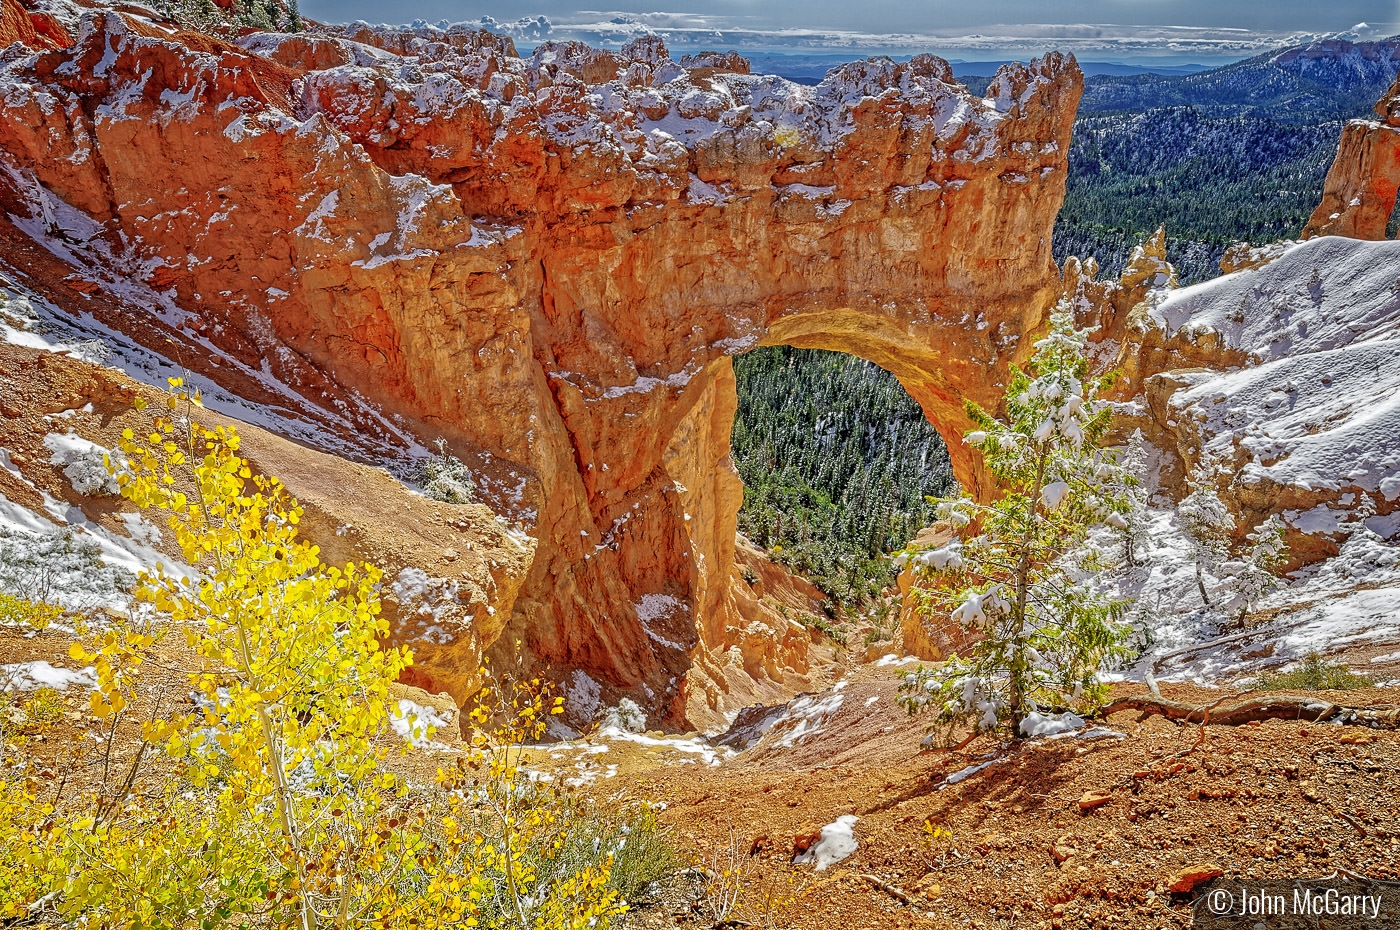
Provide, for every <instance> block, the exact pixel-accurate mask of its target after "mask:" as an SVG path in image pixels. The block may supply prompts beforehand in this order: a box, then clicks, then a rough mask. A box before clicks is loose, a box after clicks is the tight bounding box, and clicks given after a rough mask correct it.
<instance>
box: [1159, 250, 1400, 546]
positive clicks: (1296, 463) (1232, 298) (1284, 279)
mask: <svg viewBox="0 0 1400 930" xmlns="http://www.w3.org/2000/svg"><path fill="white" fill-rule="evenodd" d="M1153 315H1154V317H1155V318H1156V320H1157V322H1158V323H1159V325H1161V326H1162V327H1163V328H1165V329H1166V330H1167V333H1168V344H1169V345H1170V344H1171V342H1181V341H1186V342H1191V343H1200V342H1202V341H1203V340H1207V339H1211V340H1218V341H1219V343H1220V345H1221V347H1222V348H1223V349H1225V350H1235V351H1238V352H1239V353H1242V354H1243V355H1244V356H1245V357H1246V358H1247V359H1248V361H1249V362H1250V363H1251V364H1249V365H1248V366H1247V367H1244V368H1242V369H1240V370H1238V371H1232V372H1226V373H1223V374H1220V373H1213V372H1211V373H1205V372H1203V373H1200V374H1197V375H1193V376H1191V377H1190V379H1189V380H1190V381H1191V382H1192V383H1191V384H1190V386H1189V387H1188V388H1186V389H1184V390H1181V391H1178V392H1177V393H1176V394H1175V395H1174V396H1172V397H1171V399H1170V410H1169V412H1168V418H1169V419H1168V422H1169V423H1170V422H1171V421H1175V424H1176V427H1177V429H1178V431H1187V432H1194V433H1195V439H1196V440H1197V441H1196V442H1195V443H1193V444H1194V445H1197V446H1198V448H1199V449H1200V450H1201V456H1202V457H1203V458H1204V459H1206V460H1210V461H1215V462H1220V463H1221V464H1229V465H1230V466H1232V468H1231V470H1232V471H1234V472H1235V477H1234V479H1233V490H1234V492H1235V494H1236V495H1237V496H1238V497H1239V498H1240V500H1241V501H1242V502H1244V503H1246V504H1247V505H1249V506H1251V507H1252V508H1253V509H1256V510H1258V509H1262V508H1263V507H1264V506H1266V505H1267V504H1270V503H1284V504H1288V503H1292V504H1298V505H1301V504H1303V503H1309V504H1310V505H1311V506H1310V507H1308V508H1304V509H1309V510H1310V509H1312V507H1317V506H1320V505H1322V504H1323V502H1324V501H1326V502H1328V503H1332V502H1334V501H1335V502H1336V504H1338V505H1339V506H1340V507H1341V508H1344V509H1346V510H1347V511H1350V510H1352V509H1354V508H1355V507H1357V506H1358V505H1360V501H1361V498H1362V497H1367V498H1369V499H1370V502H1371V506H1373V507H1374V508H1375V510H1376V512H1377V513H1380V514H1388V513H1391V512H1393V511H1395V510H1396V509H1397V507H1400V242H1361V241H1358V240H1354V239H1343V238H1340V237H1335V236H1325V237H1321V238H1318V239H1313V240H1310V241H1308V242H1304V243H1301V244H1299V245H1296V246H1293V247H1291V248H1289V249H1288V250H1287V251H1285V252H1284V253H1283V254H1282V255H1281V256H1280V257H1279V258H1277V259H1276V260H1274V261H1273V262H1270V263H1269V264H1267V265H1264V266H1262V267H1259V268H1254V269H1249V270H1246V271H1240V272H1236V273H1234V274H1231V275H1226V276H1225V277H1222V278H1218V279H1216V280H1214V281H1211V282H1208V283H1206V284H1202V285H1199V286H1196V287H1191V288H1186V289H1184V290H1181V291H1178V292H1176V293H1175V294H1173V295H1171V296H1170V297H1169V298H1168V299H1167V300H1165V301H1164V302H1162V303H1161V304H1159V305H1158V306H1157V307H1156V308H1155V310H1154V311H1153ZM1349 495H1350V496H1349ZM1270 509H1272V508H1270ZM1295 509H1296V508H1295ZM1290 522H1291V523H1292V524H1293V525H1294V526H1297V527H1298V528H1299V529H1302V530H1304V531H1305V532H1308V531H1316V530H1321V531H1327V530H1334V529H1335V518H1333V517H1327V516H1326V515H1320V514H1316V515H1311V516H1308V517H1303V516H1301V515H1299V514H1294V515H1293V516H1292V517H1291V519H1290Z"/></svg>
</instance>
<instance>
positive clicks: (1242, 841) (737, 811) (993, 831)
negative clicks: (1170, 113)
mask: <svg viewBox="0 0 1400 930" xmlns="http://www.w3.org/2000/svg"><path fill="white" fill-rule="evenodd" d="M896 689H897V684H896V679H895V675H894V673H893V672H891V671H889V670H887V669H875V668H872V667H868V666H867V667H865V668H863V669H860V670H858V671H857V672H856V673H855V674H854V675H853V676H852V678H851V679H850V683H849V685H848V687H847V688H846V689H845V690H844V693H845V694H846V697H845V700H844V702H843V707H842V710H840V711H838V712H837V713H836V714H835V715H834V716H833V717H832V719H831V720H830V721H829V724H828V726H827V728H826V729H825V730H824V732H822V733H820V734H818V735H816V736H815V737H814V738H812V739H810V740H808V741H806V742H804V743H801V744H800V745H795V746H793V747H792V748H777V749H765V748H764V747H762V746H760V747H756V750H757V751H752V752H749V753H744V754H741V755H739V756H737V757H735V758H734V759H732V760H730V761H728V762H726V763H725V764H723V765H720V766H705V765H701V764H685V765H676V764H671V765H669V766H666V767H653V768H645V767H641V766H627V765H621V766H619V771H618V774H617V775H616V777H615V778H613V779H609V780H606V781H599V782H595V783H594V784H593V785H592V786H590V787H591V789H592V790H594V791H597V792H599V793H600V794H605V795H606V796H610V797H615V798H626V797H638V798H645V799H648V800H651V801H653V802H659V803H664V804H665V805H666V810H665V812H664V814H663V819H664V820H665V822H666V823H667V824H668V825H670V827H671V829H672V830H673V836H674V837H675V839H676V840H677V841H678V842H679V843H680V844H681V845H683V846H685V847H688V848H689V849H690V850H692V851H693V853H694V854H695V855H696V856H697V858H698V859H699V860H700V861H701V863H702V864H712V863H713V857H714V855H715V852H716V851H717V850H718V851H720V852H721V857H720V858H721V860H725V861H727V860H728V850H729V848H731V847H732V848H734V849H737V850H738V851H739V853H740V856H739V858H738V861H739V862H741V863H742V869H743V884H744V886H745V889H746V891H745V893H744V895H743V896H742V899H741V901H740V905H739V908H738V909H737V914H736V917H737V918H738V919H740V920H742V921H744V922H747V923H752V924H757V925H765V924H766V925H768V926H773V927H783V928H793V930H806V928H812V930H818V928H820V930H831V928H833V927H839V928H843V930H844V928H851V930H859V928H883V927H938V928H942V927H974V928H979V930H981V928H1005V930H1010V928H1012V927H1014V926H1017V925H1020V926H1034V927H1040V928H1052V930H1068V928H1080V927H1106V928H1107V927H1112V928H1118V927H1134V928H1136V927H1142V928H1149V927H1153V928H1155V927H1176V926H1186V925H1187V924H1188V923H1189V921H1190V905H1191V902H1192V901H1193V900H1194V897H1195V895H1193V894H1190V893H1172V892H1171V891H1170V886H1171V885H1172V884H1173V883H1174V881H1175V880H1177V879H1178V878H1180V877H1181V876H1182V873H1183V871H1186V872H1189V871H1192V870H1195V871H1212V870H1214V869H1219V870H1221V871H1222V872H1223V873H1224V875H1225V876H1226V877H1234V878H1246V877H1248V878H1265V877H1270V878H1295V877H1322V876H1327V875H1331V874H1333V873H1335V872H1336V871H1338V870H1340V869H1345V870H1349V871H1353V872H1357V873H1361V874H1363V875H1367V876H1370V877H1372V878H1378V879H1390V880H1394V879H1400V817H1397V816H1396V815H1397V811H1400V803H1397V801H1400V797H1397V790H1396V787H1395V784H1394V782H1393V780H1392V779H1393V776H1392V773H1393V772H1394V771H1395V770H1396V766H1397V763H1398V762H1400V733H1397V732H1396V731H1379V730H1377V731H1372V730H1367V729H1360V728H1355V727H1341V726H1335V725H1327V724H1300V723H1297V722H1284V721H1270V722H1264V723H1262V724H1259V725H1257V726H1256V725H1247V726H1236V727H1221V726H1207V727H1205V728H1204V730H1202V728H1201V727H1199V726H1197V725H1195V724H1191V725H1187V726H1179V725H1177V724H1175V723H1172V722H1169V721H1167V720H1165V719H1163V718H1161V717H1155V716H1154V717H1150V718H1148V719H1146V720H1143V721H1138V719H1137V717H1138V715H1137V713H1136V712H1132V711H1129V712H1123V713H1118V714H1115V715H1114V716H1113V718H1112V719H1111V720H1109V721H1106V722H1105V723H1106V728H1107V729H1112V730H1114V731H1116V732H1117V733H1119V734H1122V735H1121V736H1115V735H1103V736H1101V737H1100V738H1097V739H1082V738H1064V739H1042V740H1037V741H1033V742H1017V743H1014V744H1008V743H1005V742H1000V741H998V740H996V739H993V738H991V737H981V738H979V739H978V740H976V741H975V742H973V743H972V744H970V745H969V746H968V747H967V748H966V749H965V750H964V751H963V752H956V753H954V752H942V751H930V750H921V749H920V745H919V744H920V739H921V736H922V734H923V730H924V725H925V724H924V721H922V720H918V719H914V720H911V719H909V718H908V717H907V716H906V714H905V712H904V710H903V709H902V708H900V707H898V706H897V705H896V704H895V701H894V698H895V695H896ZM1132 690H1133V689H1132V688H1130V687H1128V688H1120V689H1119V693H1131V692H1132ZM1163 693H1164V695H1165V696H1166V697H1169V698H1174V699H1177V700H1181V701H1186V702H1194V703H1200V704H1208V703H1210V702H1212V701H1215V700H1216V699H1218V698H1219V697H1221V696H1222V695H1223V694H1228V693H1229V692H1219V691H1215V690H1211V689H1202V688H1195V687H1190V686H1181V685H1178V686H1172V685H1164V686H1163ZM1317 696H1320V697H1323V698H1329V699H1331V700H1333V701H1335V702H1345V703H1347V704H1350V705H1353V706H1357V705H1360V706H1370V705H1376V704H1394V703H1396V702H1397V701H1400V689H1368V690H1361V691H1349V692H1345V693H1339V692H1322V693H1318V694H1317ZM1198 741H1199V744H1198ZM600 755H603V754H600ZM613 761H617V760H613ZM983 762H992V764H991V765H989V766H987V768H985V769H983V770H981V771H979V772H977V773H975V774H972V775H970V776H969V777H966V778H965V779H964V780H961V781H958V782H957V783H956V784H947V780H948V776H949V775H951V774H954V773H957V772H959V771H961V770H964V769H966V768H968V767H969V766H971V765H975V764H980V763H983ZM629 769H630V770H629ZM1091 792H1102V793H1106V794H1107V795H1108V796H1109V799H1108V800H1107V801H1106V802H1104V803H1102V804H1101V806H1097V807H1093V808H1091V809H1090V810H1087V811H1083V810H1081V807H1080V801H1081V799H1084V798H1085V796H1086V795H1088V794H1090V793H1091ZM1100 796H1102V795H1100ZM845 814H854V815H856V816H857V817H859V818H860V819H859V821H858V822H857V824H856V827H855V835H856V839H857V841H858V843H859V848H858V849H857V851H856V852H855V853H854V854H853V855H851V856H850V857H849V858H847V859H846V860H844V861H843V862H840V863H838V864H836V865H834V866H832V867H831V868H829V869H827V870H826V871H820V872H818V871H814V870H813V868H812V867H811V866H794V865H792V864H791V859H792V857H793V852H794V844H795V841H797V840H799V839H801V838H804V837H809V836H810V835H811V834H813V833H815V832H817V831H819V830H820V829H821V827H822V826H823V825H824V824H828V823H831V822H833V821H835V820H836V818H837V817H839V816H842V815H845ZM925 824H929V825H931V826H937V827H941V828H943V829H946V830H948V831H950V835H949V836H948V837H947V838H946V840H941V841H934V840H931V838H930V834H929V832H928V830H926V828H925ZM1197 893H1199V892H1197ZM773 902H776V903H773ZM678 910H680V909H678V908H676V907H674V906H672V907H670V908H667V907H665V906H658V907H655V908H651V909H647V908H642V909H640V910H639V912H638V913H637V914H635V915H634V919H637V920H639V921H641V922H639V923H638V924H637V926H674V925H678V924H686V925H694V926H703V925H705V923H706V921H705V920H704V918H703V917H702V915H701V914H700V913H697V912H691V913H688V914H679V913H677V911H678ZM668 911H669V913H666V912H668ZM663 914H664V916H665V918H666V920H668V921H670V922H669V923H667V922H664V921H663V922H656V921H657V920H658V919H659V918H661V917H662V916H663Z"/></svg>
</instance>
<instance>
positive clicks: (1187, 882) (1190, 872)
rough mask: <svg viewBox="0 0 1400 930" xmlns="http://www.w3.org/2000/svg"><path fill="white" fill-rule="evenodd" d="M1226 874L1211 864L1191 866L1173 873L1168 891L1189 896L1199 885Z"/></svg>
mask: <svg viewBox="0 0 1400 930" xmlns="http://www.w3.org/2000/svg"><path fill="white" fill-rule="evenodd" d="M1224 874H1225V870H1224V869H1222V868H1220V867H1219V866H1217V865H1214V864H1211V863H1205V864H1200V865H1189V866H1187V867H1186V868H1184V869H1181V870H1179V871H1177V872H1175V873H1173V875H1172V876H1171V878H1170V879H1168V880H1167V890H1168V891H1170V892H1172V893H1173V894H1188V893H1190V892H1192V891H1194V890H1195V889H1196V886H1197V885H1201V884H1204V883H1205V882H1208V881H1210V880H1211V879H1212V878H1219V877H1220V876H1222V875H1224Z"/></svg>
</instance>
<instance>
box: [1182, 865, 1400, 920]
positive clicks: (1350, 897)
mask: <svg viewBox="0 0 1400 930" xmlns="http://www.w3.org/2000/svg"><path fill="white" fill-rule="evenodd" d="M1191 915H1192V923H1193V925H1194V926H1195V927H1198V928H1202V930H1294V928H1298V930H1302V928H1309V930H1361V928H1365V930H1382V928H1385V930H1390V928H1394V927H1400V883H1396V882H1382V881H1377V880H1374V879H1368V878H1363V877H1360V876H1355V875H1350V874H1346V875H1337V876H1333V877H1331V878H1312V879H1293V880H1289V879H1267V880H1259V881H1254V880H1246V881H1241V880H1238V879H1227V878H1221V879H1217V880H1216V881H1214V882H1212V883H1211V884H1210V885H1209V886H1208V887H1206V888H1204V889H1202V891H1201V894H1200V897H1199V898H1197V899H1196V903H1195V905H1194V906H1193V907H1192V910H1191Z"/></svg>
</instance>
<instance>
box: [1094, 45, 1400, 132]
mask: <svg viewBox="0 0 1400 930" xmlns="http://www.w3.org/2000/svg"><path fill="white" fill-rule="evenodd" d="M1397 71H1400V37H1395V38H1390V39H1385V40H1383V41H1378V42H1351V41H1348V40H1346V39H1336V38H1334V39H1325V40H1322V41H1318V42H1313V43H1310V44H1308V45H1300V46H1296V47H1294V48H1287V49H1283V50H1282V51H1277V52H1269V53H1267V54H1264V55H1259V56H1256V57H1254V58H1249V59H1246V60H1244V61H1239V62H1235V63H1234V64H1231V65H1226V66H1224V67H1222V68H1212V69H1210V70H1208V71H1202V72H1199V73H1197V74H1188V75H1107V74H1101V75H1096V76H1092V77H1090V78H1089V79H1088V80H1087V81H1086V82H1085V83H1086V87H1085V91H1084V99H1083V101H1082V102H1081V103H1080V106H1079V112H1080V114H1081V115H1082V116H1092V115H1098V114H1104V113H1124V112H1137V113H1140V112H1142V111H1144V110H1150V109H1154V108H1157V107H1178V106H1189V107H1198V108H1201V109H1202V110H1203V111H1205V112H1206V113H1207V114H1208V115H1212V116H1240V115H1254V116H1268V117H1272V118H1274V119H1278V120H1287V121H1291V122H1317V121H1319V120H1320V119H1336V118H1347V117H1351V116H1356V115H1359V114H1361V113H1364V112H1366V111H1367V110H1369V109H1370V107H1371V104H1372V103H1374V102H1375V101H1376V99H1377V98H1378V97H1379V96H1380V95H1381V93H1382V92H1383V91H1384V90H1385V89H1386V88H1387V87H1388V86H1390V82H1391V81H1393V80H1394V79H1395V74H1396V72H1397Z"/></svg>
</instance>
